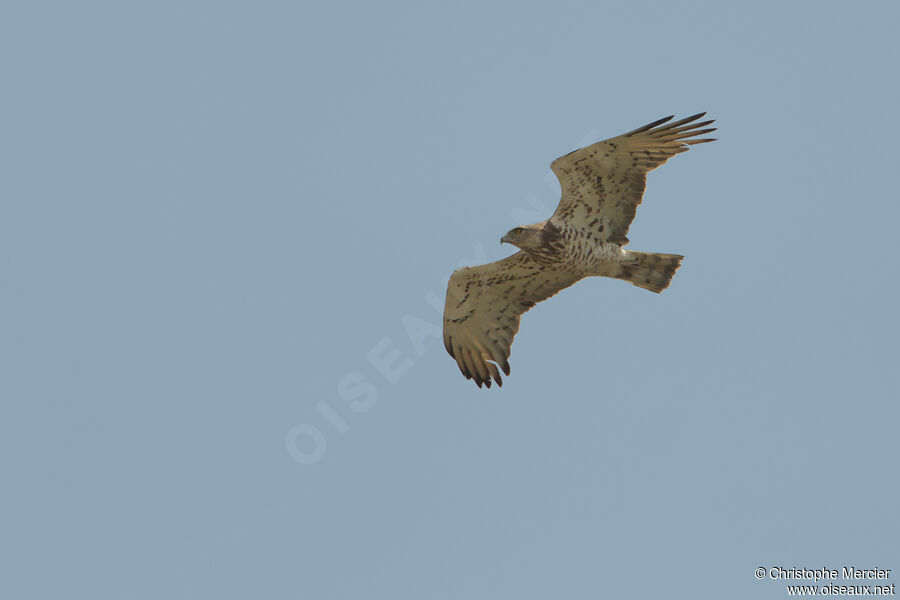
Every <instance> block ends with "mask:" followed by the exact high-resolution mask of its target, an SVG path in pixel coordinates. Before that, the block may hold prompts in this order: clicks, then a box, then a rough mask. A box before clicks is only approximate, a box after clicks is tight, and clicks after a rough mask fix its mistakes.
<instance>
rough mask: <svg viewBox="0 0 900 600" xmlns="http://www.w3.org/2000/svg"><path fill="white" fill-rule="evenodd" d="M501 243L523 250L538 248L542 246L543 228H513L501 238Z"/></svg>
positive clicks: (531, 226)
mask: <svg viewBox="0 0 900 600" xmlns="http://www.w3.org/2000/svg"><path fill="white" fill-rule="evenodd" d="M500 243H501V244H503V243H507V244H512V245H513V246H517V247H518V248H521V249H522V250H527V249H529V248H537V247H539V246H540V245H541V228H540V227H537V226H535V225H525V226H524V227H513V228H512V229H510V230H509V231H507V232H506V235H504V236H503V237H502V238H500Z"/></svg>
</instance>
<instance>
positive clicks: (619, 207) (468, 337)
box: [444, 113, 715, 387]
mask: <svg viewBox="0 0 900 600" xmlns="http://www.w3.org/2000/svg"><path fill="white" fill-rule="evenodd" d="M705 114H706V113H700V114H696V115H693V116H691V117H687V118H685V119H681V120H680V121H675V122H671V123H670V121H671V120H672V118H673V117H666V118H665V119H660V120H658V121H654V122H653V123H650V124H648V125H644V126H643V127H639V128H638V129H635V130H634V131H630V132H628V133H625V134H622V135H620V136H618V137H614V138H610V139H608V140H604V141H602V142H597V143H596V144H592V145H590V146H587V147H585V148H581V149H579V150H575V151H574V152H570V153H569V154H566V155H565V156H561V157H560V158H557V159H556V160H554V161H553V163H552V164H551V165H550V168H551V169H552V170H553V172H554V173H555V174H556V176H557V178H558V179H559V183H560V186H561V187H562V198H561V199H560V201H559V206H558V207H557V208H556V212H554V213H553V215H552V216H551V217H550V218H549V219H547V220H546V221H542V222H540V223H535V224H534V225H524V226H522V227H516V228H514V229H512V230H510V231H509V232H508V233H507V234H506V235H504V236H503V237H502V238H501V240H500V241H501V242H506V243H510V244H513V245H514V246H517V247H518V248H519V249H520V252H516V253H515V254H513V255H512V256H509V257H507V258H504V259H502V260H498V261H496V262H492V263H489V264H486V265H480V266H477V267H464V268H462V269H457V270H456V271H455V272H454V273H453V275H452V276H451V277H450V281H449V283H448V285H447V299H446V302H445V304H444V347H446V348H447V352H449V353H450V356H452V357H453V358H455V359H456V364H457V365H459V370H460V371H461V372H462V374H463V375H465V377H466V379H474V380H475V383H476V384H478V387H481V386H482V385H487V387H491V381H495V382H497V385H503V379H502V377H501V376H500V370H501V369H502V370H503V372H504V373H505V374H506V375H509V353H510V346H511V345H512V341H513V337H515V335H516V332H517V331H518V330H519V319H520V317H521V315H522V313H524V312H525V311H527V310H528V309H529V308H531V307H532V306H534V305H535V304H536V303H538V302H540V301H542V300H546V299H547V298H549V297H550V296H552V295H553V294H555V293H557V292H558V291H560V290H562V289H565V288H567V287H569V286H570V285H572V284H573V283H575V282H577V281H579V280H581V279H583V278H585V277H592V276H603V277H614V278H616V279H624V280H625V281H628V282H630V283H633V284H634V285H636V286H639V287H642V288H644V289H647V290H650V291H652V292H661V291H663V290H664V289H665V288H666V287H668V285H669V282H670V281H671V280H672V276H673V275H674V274H675V271H676V270H677V269H678V267H679V266H680V265H681V260H682V259H683V258H684V257H683V256H680V255H678V254H653V253H646V252H634V251H632V250H626V249H625V248H624V246H625V245H626V244H627V243H628V238H627V237H625V234H626V233H628V227H629V226H630V225H631V222H632V221H633V220H634V214H635V210H636V209H637V207H638V205H639V204H640V203H641V197H642V196H643V194H644V187H645V185H646V181H647V173H648V172H649V171H652V170H653V169H655V168H656V167H658V166H660V165H661V164H663V163H664V162H666V161H667V160H669V159H670V158H672V157H673V156H675V155H676V154H678V153H680V152H685V151H686V150H688V149H689V148H690V146H691V145H693V144H700V143H703V142H712V141H714V140H713V139H711V138H699V139H698V138H697V137H696V136H700V135H703V134H706V133H709V132H711V131H715V128H706V129H704V127H706V126H707V125H709V124H710V123H712V122H713V121H712V120H709V121H699V122H698V121H697V120H698V119H700V118H702V117H703V116H704V115H705Z"/></svg>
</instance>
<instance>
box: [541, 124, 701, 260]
mask: <svg viewBox="0 0 900 600" xmlns="http://www.w3.org/2000/svg"><path fill="white" fill-rule="evenodd" d="M705 114H706V113H700V114H697V115H694V116H692V117H687V118H686V119H681V120H680V121H675V122H674V123H669V124H668V125H664V123H668V122H669V121H670V120H671V119H672V117H671V116H670V117H666V118H665V119H660V120H659V121H654V122H653V123H650V124H649V125H644V126H643V127H639V128H638V129H635V130H634V131H630V132H628V133H625V134H623V135H620V136H618V137H614V138H610V139H608V140H605V141H602V142H597V143H596V144H592V145H590V146H587V147H586V148H581V149H580V150H575V151H574V152H570V153H569V154H566V155H565V156H561V157H559V158H557V159H556V160H554V161H553V163H552V164H551V165H550V168H551V169H552V170H553V172H554V173H556V176H557V177H558V178H559V183H560V186H561V187H562V198H561V199H560V201H559V206H558V207H557V208H556V212H555V213H553V216H552V217H551V221H553V222H555V223H556V224H557V225H559V224H562V223H566V224H568V225H569V226H570V227H577V228H582V229H587V230H589V231H590V232H591V234H592V236H593V237H594V238H595V239H598V240H599V241H601V242H603V241H609V242H615V243H617V244H620V245H623V246H624V245H625V244H627V243H628V238H627V237H625V234H626V233H628V227H629V226H630V225H631V222H632V221H633V220H634V213H635V210H636V209H637V207H638V205H639V204H640V203H641V197H642V196H643V194H644V187H645V185H646V183H647V173H648V172H649V171H652V170H653V169H655V168H656V167H658V166H660V165H661V164H663V163H664V162H666V161H667V160H669V159H670V158H672V157H673V156H675V155H676V154H678V153H679V152H685V151H686V150H688V149H689V148H690V146H691V145H693V144H700V143H703V142H712V141H714V140H712V139H692V138H693V137H694V136H697V135H702V134H704V133H709V132H710V131H715V128H714V127H713V128H709V129H701V127H704V126H706V125H709V124H710V123H712V122H713V121H712V120H709V121H701V122H699V123H695V121H696V120H697V119H699V118H701V117H703V116H704V115H705Z"/></svg>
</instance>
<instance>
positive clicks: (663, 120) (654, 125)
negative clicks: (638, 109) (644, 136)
mask: <svg viewBox="0 0 900 600" xmlns="http://www.w3.org/2000/svg"><path fill="white" fill-rule="evenodd" d="M674 118H675V115H669V116H668V117H663V118H662V119H658V120H656V121H653V122H652V123H647V124H646V125H644V126H643V127H638V128H637V129H635V130H634V131H629V132H628V133H626V134H625V136H626V137H631V136H633V135H636V134H638V133H643V132H645V131H647V130H648V129H653V128H654V127H656V126H657V125H662V124H663V123H666V122H668V121H671V120H672V119H674Z"/></svg>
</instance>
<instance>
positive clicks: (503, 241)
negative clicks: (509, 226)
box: [500, 233, 512, 246]
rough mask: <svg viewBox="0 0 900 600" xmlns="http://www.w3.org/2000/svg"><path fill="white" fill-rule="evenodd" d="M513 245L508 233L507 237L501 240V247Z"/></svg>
mask: <svg viewBox="0 0 900 600" xmlns="http://www.w3.org/2000/svg"><path fill="white" fill-rule="evenodd" d="M511 243H512V241H510V239H509V234H508V233H507V234H506V235H504V236H503V237H502V238H500V245H501V246H502V245H503V244H511Z"/></svg>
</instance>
